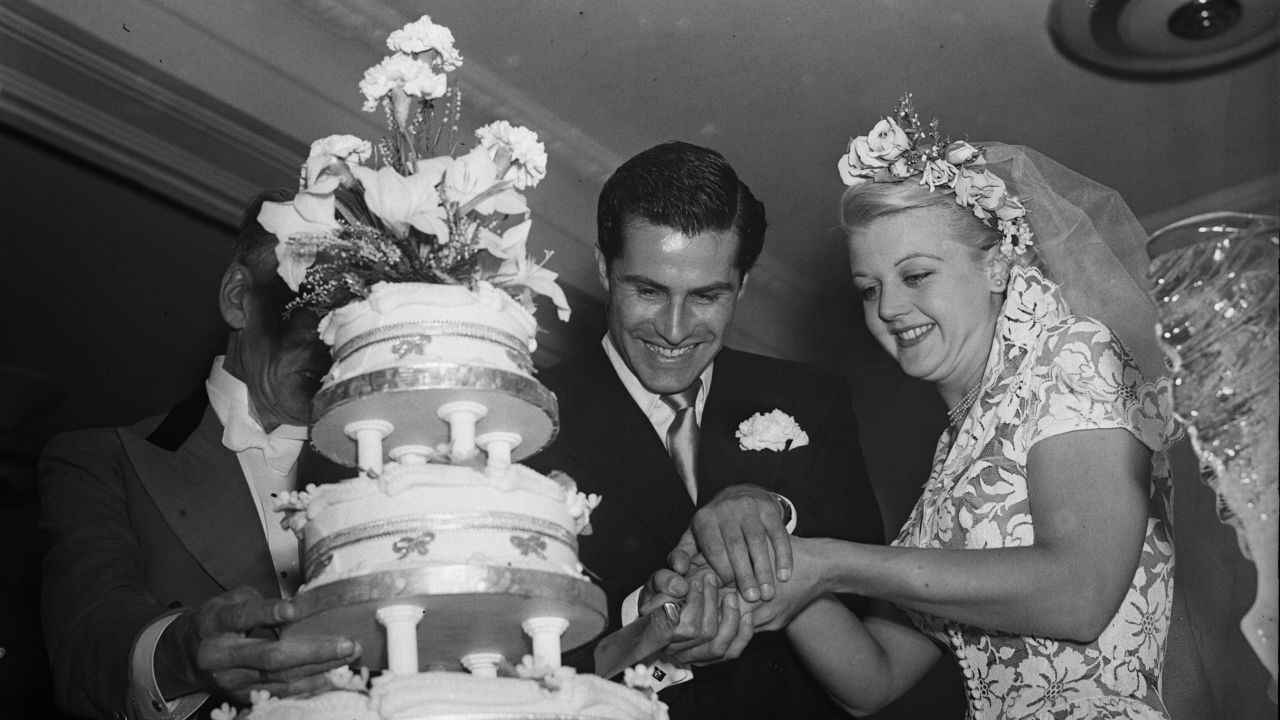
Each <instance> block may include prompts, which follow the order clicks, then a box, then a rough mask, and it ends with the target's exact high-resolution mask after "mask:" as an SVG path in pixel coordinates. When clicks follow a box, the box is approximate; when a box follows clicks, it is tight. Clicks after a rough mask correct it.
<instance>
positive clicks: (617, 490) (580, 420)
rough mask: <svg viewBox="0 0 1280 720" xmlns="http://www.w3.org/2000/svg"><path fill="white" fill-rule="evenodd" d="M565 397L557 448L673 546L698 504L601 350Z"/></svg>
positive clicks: (606, 497) (602, 490)
mask: <svg viewBox="0 0 1280 720" xmlns="http://www.w3.org/2000/svg"><path fill="white" fill-rule="evenodd" d="M572 383H573V384H572V386H570V387H566V388H565V391H562V393H561V394H562V395H563V398H562V406H561V409H562V412H563V414H564V417H566V418H571V420H570V421H568V422H565V423H564V425H563V428H562V431H561V434H560V437H559V438H558V439H557V443H558V444H559V445H560V446H561V448H562V449H563V450H564V451H565V452H566V453H568V454H570V455H572V456H574V457H575V458H578V459H579V460H581V461H583V462H584V464H586V465H587V466H588V467H591V468H593V469H598V471H597V472H596V473H595V478H594V479H595V481H596V482H597V483H599V485H600V487H599V489H598V490H596V489H592V491H593V492H599V493H600V495H601V496H602V498H603V499H604V500H603V501H604V502H609V503H619V504H621V505H625V506H627V508H628V509H630V510H631V512H632V513H634V514H635V515H636V516H637V517H639V518H640V519H641V520H642V521H643V522H644V524H645V525H647V526H648V527H649V528H650V529H651V530H653V532H654V535H655V540H656V541H658V542H660V543H666V544H674V542H675V540H676V539H678V538H679V537H680V535H681V534H682V533H683V532H684V530H685V528H687V527H688V525H689V518H690V517H691V516H692V515H693V502H692V501H691V500H690V499H689V495H688V493H687V492H686V491H685V488H684V483H683V482H681V480H680V476H679V475H677V474H676V469H675V464H674V463H673V462H672V461H671V457H670V456H669V455H668V454H667V451H666V448H665V447H663V444H662V440H660V439H659V438H658V435H657V433H655V432H654V431H653V425H651V424H650V423H649V419H648V418H647V417H645V414H644V412H642V411H641V410H640V408H639V407H637V406H636V403H635V400H633V399H632V398H631V395H630V394H628V393H627V390H626V387H624V386H623V384H622V381H621V380H619V379H618V376H617V374H616V373H614V371H613V366H612V365H610V363H609V359H608V357H607V356H606V355H605V354H604V350H603V349H602V348H597V349H595V350H594V351H593V352H592V353H591V355H590V356H589V358H588V359H587V361H586V362H584V363H583V364H582V372H580V373H579V374H578V375H577V376H576V377H574V378H573V379H572Z"/></svg>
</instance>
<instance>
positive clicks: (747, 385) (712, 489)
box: [698, 348, 786, 503]
mask: <svg viewBox="0 0 1280 720" xmlns="http://www.w3.org/2000/svg"><path fill="white" fill-rule="evenodd" d="M768 382H769V378H764V377H757V376H755V375H754V374H752V373H751V372H750V370H749V368H747V367H746V364H745V363H744V360H743V355H742V354H741V353H739V352H737V351H734V350H731V349H729V348H724V349H723V350H721V351H720V353H719V355H717V356H716V364H715V372H714V373H713V375H712V378H711V394H710V395H708V396H707V405H706V407H705V408H704V409H703V412H702V426H701V428H702V434H701V436H700V439H699V443H698V500H699V503H705V502H707V501H708V500H710V499H711V498H713V497H715V495H716V494H717V493H719V492H720V491H721V490H724V489H725V488H726V487H729V486H730V485H737V484H740V483H751V484H753V485H759V486H761V487H765V488H768V489H770V490H776V489H777V485H778V478H779V477H780V475H781V472H782V467H783V463H784V460H785V456H786V453H780V452H767V451H765V452H761V451H746V450H742V449H741V448H740V447H739V446H738V438H737V435H736V432H737V429H738V425H739V424H741V423H742V421H743V420H746V419H747V418H749V417H751V416H752V415H754V414H756V413H759V412H769V411H770V410H772V409H773V407H772V406H768V407H766V405H768V395H769V392H768V386H767V383H768Z"/></svg>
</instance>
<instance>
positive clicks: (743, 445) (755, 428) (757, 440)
mask: <svg viewBox="0 0 1280 720" xmlns="http://www.w3.org/2000/svg"><path fill="white" fill-rule="evenodd" d="M734 435H735V436H736V437H737V438H738V447H739V448H740V449H742V450H772V451H774V452H781V451H783V450H795V449H796V448H801V447H804V446H805V445H808V444H809V434H808V433H806V432H805V431H804V430H803V429H802V428H801V427H800V423H797V422H796V419H795V418H793V417H791V416H790V415H788V414H786V413H784V412H782V411H781V410H777V409H775V410H770V411H769V412H767V413H756V414H755V415H752V416H751V417H749V418H747V419H746V420H743V421H742V423H741V424H740V425H738V430H737V432H736V433H734Z"/></svg>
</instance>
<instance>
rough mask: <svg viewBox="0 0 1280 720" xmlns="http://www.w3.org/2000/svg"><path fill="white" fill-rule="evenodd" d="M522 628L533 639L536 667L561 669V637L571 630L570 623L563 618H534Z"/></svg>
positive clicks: (525, 622)
mask: <svg viewBox="0 0 1280 720" xmlns="http://www.w3.org/2000/svg"><path fill="white" fill-rule="evenodd" d="M520 627H522V628H524V631H525V633H526V634H527V635H528V636H529V637H531V638H533V663H534V665H542V666H546V667H553V668H557V667H560V636H561V635H563V634H564V631H565V630H568V629H569V621H568V620H565V619H564V618H561V617H534V618H529V619H528V620H525V621H524V623H523V624H521V626H520Z"/></svg>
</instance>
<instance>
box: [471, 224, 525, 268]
mask: <svg viewBox="0 0 1280 720" xmlns="http://www.w3.org/2000/svg"><path fill="white" fill-rule="evenodd" d="M531 227H533V221H532V220H525V221H524V222H522V223H520V224H519V225H515V226H512V227H510V228H507V230H506V232H504V233H502V234H501V235H499V234H497V233H495V232H493V231H492V230H489V229H488V228H480V232H479V233H478V234H477V239H478V240H479V241H480V247H482V248H484V249H485V250H488V251H489V254H490V255H492V256H494V257H496V258H498V259H499V260H514V259H516V258H522V257H524V256H525V244H526V243H527V242H528V240H529V228H531Z"/></svg>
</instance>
